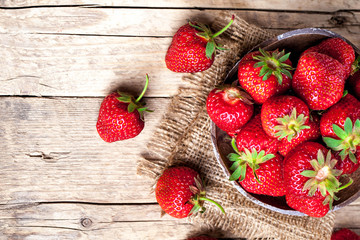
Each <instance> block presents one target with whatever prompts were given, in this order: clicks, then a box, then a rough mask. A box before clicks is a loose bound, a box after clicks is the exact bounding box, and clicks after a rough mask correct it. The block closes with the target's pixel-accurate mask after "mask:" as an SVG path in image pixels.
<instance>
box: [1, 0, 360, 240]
mask: <svg viewBox="0 0 360 240" xmlns="http://www.w3.org/2000/svg"><path fill="white" fill-rule="evenodd" d="M226 9H229V10H231V11H233V12H234V13H236V14H238V15H239V16H241V17H242V18H244V19H245V20H246V21H248V22H250V23H253V24H255V25H258V26H260V27H262V28H265V29H268V30H269V31H273V32H274V33H279V34H280V33H283V32H285V31H289V30H292V29H298V28H306V27H320V28H326V29H330V30H332V31H334V32H336V33H339V34H341V35H343V36H344V37H346V38H348V39H349V40H350V41H352V42H353V43H354V44H355V45H357V46H359V44H360V35H359V32H360V31H359V30H360V29H359V28H360V24H359V14H360V11H359V7H358V1H356V0H340V1H332V0H325V1H320V0H317V1H292V0H291V1H287V2H286V1H280V0H275V1H264V0H253V1H230V0H224V1H209V0H199V1H196V2H194V1H188V0H185V1H181V0H175V1H166V0H159V1H155V2H154V1H147V0H136V1H130V0H125V1H120V2H119V1H109V0H103V1H96V2H94V1H85V0H74V1H69V0H64V1H59V0H50V1H44V0H15V1H13V0H2V1H0V56H1V57H0V64H1V66H2V70H1V71H0V86H1V87H0V95H1V97H0V116H1V120H2V121H1V123H0V136H1V139H2V143H1V148H0V149H1V151H0V159H1V161H0V162H1V164H0V179H1V185H0V239H26V240H29V239H30V240H43V239H44V240H45V239H46V240H49V239H129V238H131V239H185V238H186V237H188V236H190V235H195V234H197V233H204V230H203V229H197V228H196V226H192V225H190V224H189V223H187V222H186V221H185V220H174V219H172V218H170V217H169V216H166V215H165V216H164V217H160V213H159V211H160V208H159V206H158V205H157V204H156V200H155V197H154V195H153V194H151V193H150V188H151V185H152V182H151V181H149V180H148V179H145V178H141V177H139V176H137V175H136V163H137V160H138V159H139V158H140V157H141V156H142V155H144V154H146V148H145V145H146V143H147V142H148V141H150V139H151V136H152V134H153V133H154V131H155V128H156V126H157V124H158V123H159V122H160V119H161V116H162V114H163V113H164V112H165V110H166V107H167V104H168V103H169V101H170V99H169V97H171V96H173V95H174V94H176V92H177V89H178V87H179V86H186V83H184V82H182V81H181V77H182V76H183V74H178V73H173V72H171V71H169V70H167V69H166V66H165V63H164V56H165V53H166V50H167V47H168V46H169V44H170V42H171V37H172V36H173V34H174V33H175V31H176V30H177V29H178V28H179V27H180V26H181V25H183V24H185V23H186V20H187V19H189V18H191V19H195V20H200V21H205V22H211V21H213V19H214V16H215V15H216V14H217V13H218V12H219V11H223V10H226ZM145 73H148V74H149V75H150V86H149V89H148V92H147V93H146V97H147V98H146V100H147V102H148V106H149V107H150V108H151V109H154V110H155V112H154V113H151V114H150V113H149V114H147V115H146V116H145V119H146V126H145V129H144V131H143V132H142V133H141V134H140V135H139V136H138V137H137V138H135V139H131V140H127V141H123V142H116V143H112V144H108V143H105V142H103V141H102V140H101V139H100V137H99V136H98V135H97V132H96V129H95V123H96V120H97V114H98V109H99V106H100V103H101V101H102V99H103V97H104V96H105V95H107V94H108V93H110V92H111V91H113V90H115V89H118V88H121V89H124V90H129V91H131V92H132V93H134V94H136V93H139V92H140V91H141V89H142V87H143V84H144V78H145ZM34 96H37V97H34ZM359 209H360V199H358V200H357V201H355V202H353V203H352V204H350V205H349V206H346V207H345V208H343V209H341V210H339V211H337V212H336V223H335V228H336V229H338V228H342V227H347V228H351V229H352V230H354V231H356V232H357V233H358V234H360V226H359V222H360V219H359V216H360V215H359ZM215 236H219V237H232V238H233V239H238V237H241V236H229V235H228V233H221V232H220V233H218V235H215Z"/></svg>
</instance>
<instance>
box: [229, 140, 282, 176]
mask: <svg viewBox="0 0 360 240" xmlns="http://www.w3.org/2000/svg"><path fill="white" fill-rule="evenodd" d="M231 145H232V147H233V149H234V150H235V152H236V153H230V154H229V155H228V156H227V157H228V159H229V160H230V161H232V162H234V163H233V164H232V166H231V167H230V170H232V171H234V172H233V173H232V174H231V176H230V179H229V180H230V181H235V180H239V182H241V181H243V180H244V179H245V176H246V169H247V167H250V168H251V169H252V171H253V174H254V176H255V179H256V181H257V182H258V183H261V181H260V179H259V177H258V176H257V173H256V170H257V169H259V168H260V164H262V163H264V162H266V161H268V160H270V159H272V158H274V157H275V155H274V154H265V151H264V150H261V151H260V152H258V151H257V150H256V149H255V148H253V149H252V150H251V151H250V150H249V149H247V148H244V151H243V152H240V151H239V149H238V148H237V146H236V140H235V138H233V139H232V141H231Z"/></svg>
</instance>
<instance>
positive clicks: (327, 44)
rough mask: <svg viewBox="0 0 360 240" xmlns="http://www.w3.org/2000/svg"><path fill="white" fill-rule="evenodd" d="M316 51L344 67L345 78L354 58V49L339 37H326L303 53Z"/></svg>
mask: <svg viewBox="0 0 360 240" xmlns="http://www.w3.org/2000/svg"><path fill="white" fill-rule="evenodd" d="M307 52H318V53H322V54H325V55H328V56H330V57H332V58H334V59H336V60H337V61H339V62H340V63H341V64H342V65H343V66H344V67H345V69H346V78H347V77H348V76H349V74H350V72H351V68H352V67H351V65H352V64H353V62H354V60H355V51H354V49H353V48H352V47H351V45H350V44H348V43H347V42H346V41H344V40H343V39H341V38H328V39H325V40H323V41H322V42H321V43H319V44H318V45H316V46H313V47H310V48H308V49H307V50H306V51H304V53H307Z"/></svg>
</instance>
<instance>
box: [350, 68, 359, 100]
mask: <svg viewBox="0 0 360 240" xmlns="http://www.w3.org/2000/svg"><path fill="white" fill-rule="evenodd" d="M348 82H349V85H350V87H351V90H352V92H353V93H354V95H355V96H356V97H357V98H358V99H360V71H357V72H355V73H354V74H353V75H351V76H350V78H349V80H348Z"/></svg>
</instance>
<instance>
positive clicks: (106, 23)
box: [0, 7, 360, 37]
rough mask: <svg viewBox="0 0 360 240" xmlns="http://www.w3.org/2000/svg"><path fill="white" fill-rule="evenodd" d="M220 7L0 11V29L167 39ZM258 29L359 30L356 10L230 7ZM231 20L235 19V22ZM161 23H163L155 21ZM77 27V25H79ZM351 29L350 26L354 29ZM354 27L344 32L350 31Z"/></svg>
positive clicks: (209, 17)
mask: <svg viewBox="0 0 360 240" xmlns="http://www.w3.org/2000/svg"><path fill="white" fill-rule="evenodd" d="M221 11H222V10H216V9H206V10H196V9H191V10H188V9H186V10H185V9H139V8H80V7H57V8H53V7H48V8H25V9H15V10H11V11H10V10H8V9H2V10H0V13H1V18H0V25H1V26H3V27H2V28H1V29H0V33H9V34H14V33H33V34H34V33H51V34H87V35H102V36H104V35H105V36H106V35H109V36H161V37H171V36H173V35H174V33H175V32H176V31H177V29H178V28H179V27H180V26H182V25H184V24H186V23H187V21H188V20H189V19H192V20H196V21H200V22H205V23H210V22H212V21H213V20H214V16H216V15H217V14H218V13H219V12H221ZM231 12H233V13H235V14H237V15H238V16H240V17H241V18H244V19H245V20H246V21H248V22H251V23H252V24H255V25H257V26H259V27H263V28H266V29H276V30H289V29H295V28H305V27H319V28H328V29H333V28H334V29H337V28H349V27H357V28H359V20H358V19H359V18H360V13H359V12H357V11H351V10H349V11H339V12H324V13H314V12H282V13H281V14H279V13H278V12H274V11H269V10H264V11H259V10H232V11H231ZM235 21H236V20H235ZM159 23H166V24H159ZM79 26H81V28H80V27H79ZM353 30H354V29H353ZM351 32H353V35H356V34H354V33H355V32H354V31H349V34H351Z"/></svg>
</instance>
